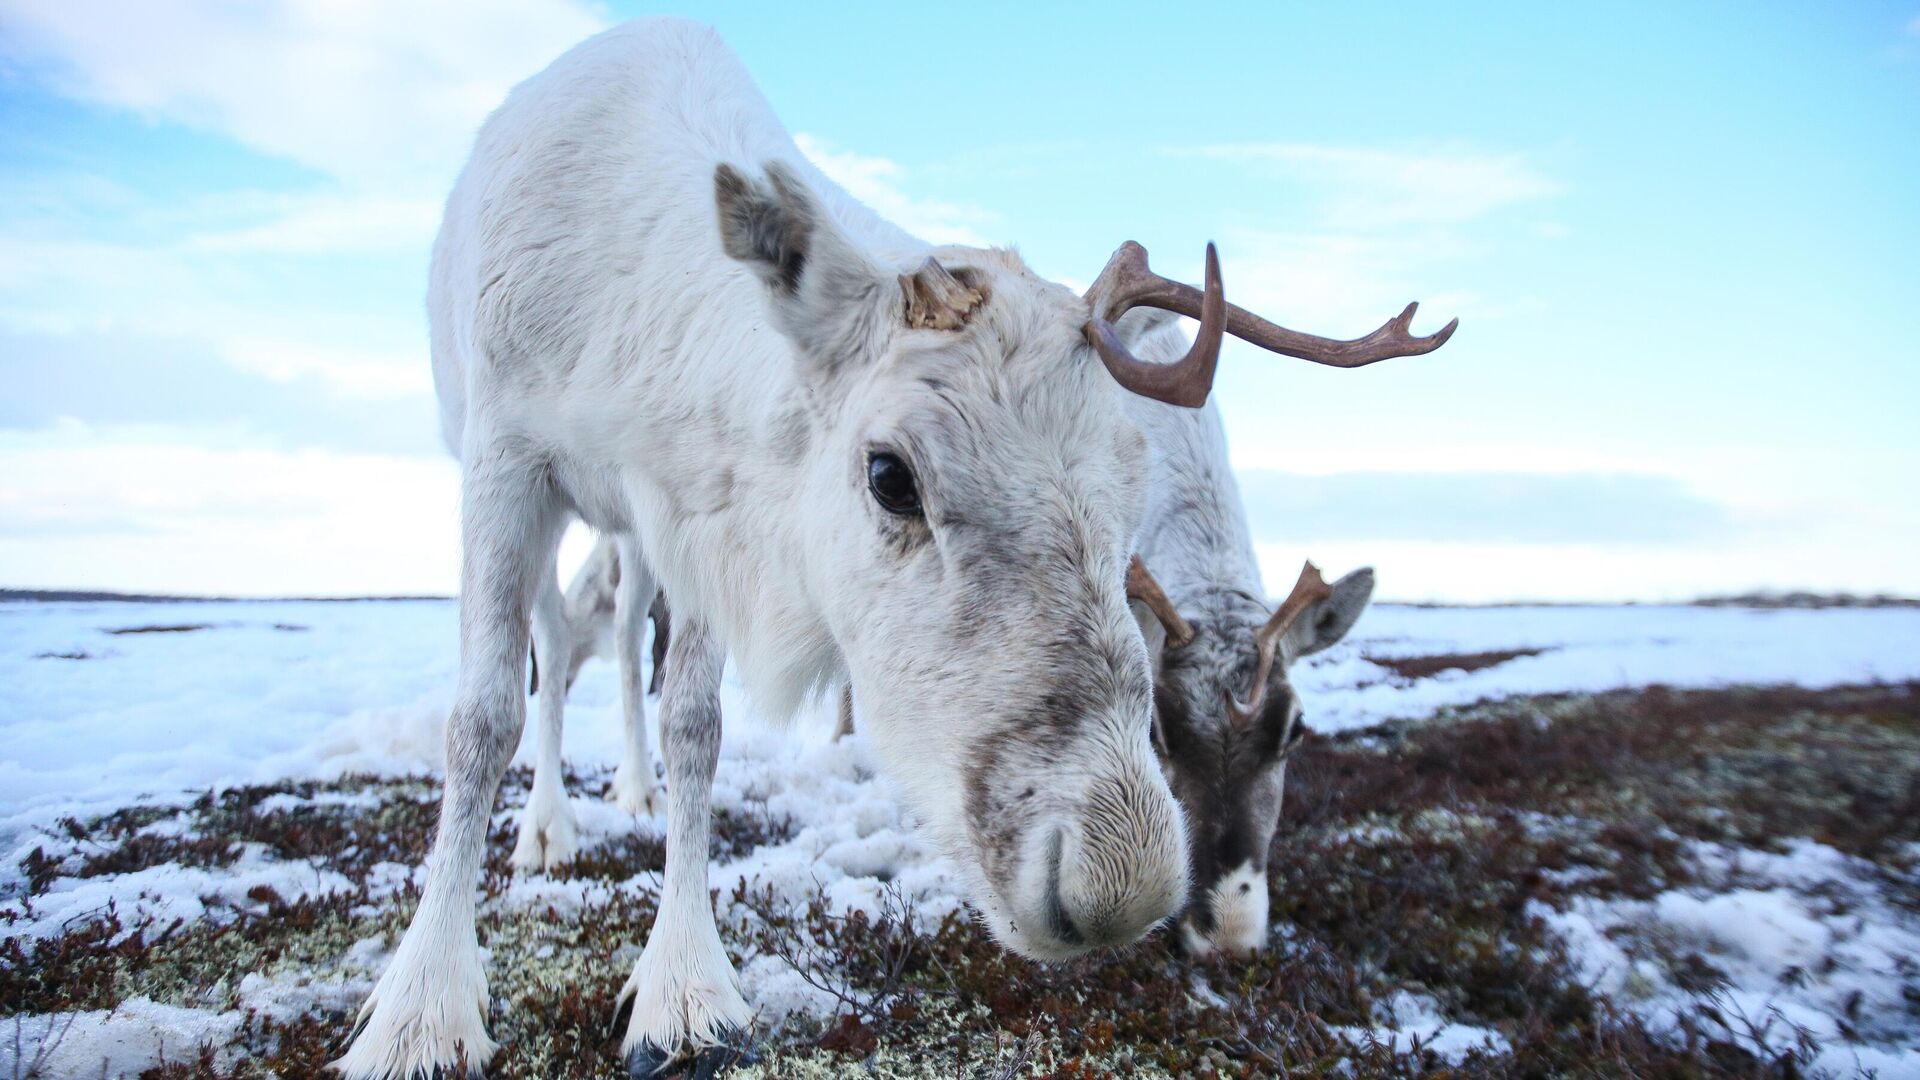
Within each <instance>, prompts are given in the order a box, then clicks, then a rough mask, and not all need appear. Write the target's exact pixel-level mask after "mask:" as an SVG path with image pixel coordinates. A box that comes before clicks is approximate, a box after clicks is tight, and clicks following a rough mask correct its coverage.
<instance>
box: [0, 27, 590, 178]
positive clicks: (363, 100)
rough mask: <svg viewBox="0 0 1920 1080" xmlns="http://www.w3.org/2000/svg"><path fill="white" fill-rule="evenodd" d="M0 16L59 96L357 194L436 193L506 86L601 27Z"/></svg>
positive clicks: (8, 35)
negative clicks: (212, 140) (399, 186)
mask: <svg viewBox="0 0 1920 1080" xmlns="http://www.w3.org/2000/svg"><path fill="white" fill-rule="evenodd" d="M5 6H6V8H7V9H8V10H7V13H6V16H5V24H6V30H5V33H4V35H0V55H3V56H4V57H5V58H6V59H8V60H9V61H11V62H13V63H14V64H17V65H21V66H25V67H29V68H30V69H32V70H34V71H35V72H36V73H38V74H41V75H42V76H43V77H44V78H45V79H47V80H48V81H50V82H52V83H53V85H55V86H57V87H58V88H60V89H61V90H62V91H63V92H64V93H66V94H68V95H70V96H72V97H75V98H78V99H80V100H84V101H90V102H94V103H97V104H102V105H109V106H115V107H119V108H125V109H130V110H133V111H135V112H137V113H139V114H141V115H143V116H148V117H153V118H158V119H163V120H168V121H171V122H174V123H178V124H182V125H185V126H188V127H191V128H195V129H198V130H201V131H208V132H212V133H215V134H218V135H224V136H227V137H229V138H232V139H234V140H236V141H238V142H240V143H242V144H244V145H246V146H249V147H251V148H253V149H255V150H257V151H259V152H261V153H264V154H269V155H272V156H275V157H281V158H286V159H289V160H292V161H297V162H300V163H301V164H304V165H308V166H311V167H312V168H315V169H318V170H320V171H321V172H324V173H326V174H328V175H330V176H335V177H341V178H346V179H351V180H354V181H356V182H363V183H364V182H382V183H390V182H393V181H395V180H405V181H412V180H415V179H419V178H421V177H422V176H424V177H426V178H429V179H430V180H431V181H432V182H434V183H435V184H438V183H440V182H441V181H442V178H443V176H445V175H447V174H448V173H449V172H450V170H452V169H453V168H455V167H457V166H458V164H459V159H460V155H461V153H462V151H463V150H464V149H465V146H466V143H467V141H468V140H469V139H470V138H471V137H472V132H473V130H474V129H475V128H476V127H477V126H478V125H479V122H480V120H481V118H482V117H484V116H485V115H486V114H487V111H488V110H489V109H491V108H493V107H494V106H495V105H497V104H498V103H499V101H500V98H501V97H502V96H503V95H504V93H505V91H506V89H507V87H509V86H511V85H512V84H513V83H514V82H516V81H517V80H519V79H522V78H525V77H526V76H528V75H531V74H532V73H533V72H535V71H537V70H539V69H540V67H541V66H542V65H544V64H546V63H547V62H548V61H549V60H551V59H552V58H553V57H554V56H556V55H558V54H559V53H560V52H561V51H563V50H564V49H566V48H567V47H568V46H570V45H572V44H573V43H575V42H577V41H579V40H580V39H581V38H583V37H585V36H587V35H588V34H591V33H593V32H595V31H596V30H599V29H601V28H602V27H603V26H604V25H605V21H604V19H603V18H602V17H601V15H600V14H599V13H598V12H597V11H596V10H594V9H593V8H592V7H590V6H588V5H586V4H582V3H577V2H573V0H529V2H527V3H520V4H501V3H478V4H464V3H452V2H433V3H425V4H410V5H408V6H407V9H406V10H405V11H404V12H396V11H394V10H391V9H389V8H388V7H387V6H386V5H383V4H375V3H323V4H314V3H299V2H292V0H281V2H262V3H247V4H229V3H221V2H218V0H184V2H179V3H168V4H143V3H130V4H115V5H112V9H111V11H108V10H105V9H103V8H102V7H100V6H99V5H95V4H74V3H68V2H65V0H8V2H7V3H6V5H5Z"/></svg>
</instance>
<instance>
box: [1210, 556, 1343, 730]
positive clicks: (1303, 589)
mask: <svg viewBox="0 0 1920 1080" xmlns="http://www.w3.org/2000/svg"><path fill="white" fill-rule="evenodd" d="M1332 595H1333V587H1332V586H1330V585H1328V584H1327V580H1326V579H1325V578H1323V577H1321V576H1320V568H1319V567H1317V566H1315V565H1313V563H1312V562H1307V563H1304V564H1302V565H1301V567H1300V578H1299V580H1297V581H1295V582H1294V583H1293V591H1292V592H1290V593H1288V594H1287V598H1286V599H1285V600H1282V601H1280V606H1279V607H1277V608H1275V609H1274V612H1273V615H1272V616H1271V617H1269V618H1268V619H1267V621H1266V625H1264V626H1262V627H1261V628H1260V629H1258V630H1256V631H1254V633H1253V644H1254V650H1255V653H1254V655H1255V656H1257V657H1258V660H1257V661H1256V662H1255V664H1254V669H1253V686H1252V688H1251V689H1250V690H1249V692H1248V694H1247V700H1246V701H1245V702H1241V701H1240V700H1238V699H1237V698H1235V697H1234V696H1233V695H1232V694H1231V693H1229V694H1227V718H1228V720H1230V721H1232V723H1233V725H1234V727H1235V728H1236V729H1242V730H1244V729H1245V728H1246V727H1247V726H1248V725H1249V724H1252V723H1253V721H1254V718H1255V717H1257V716H1259V715H1260V710H1261V707H1262V706H1264V705H1265V704H1266V701H1267V679H1268V677H1269V676H1271V675H1272V674H1273V658H1274V655H1275V654H1276V653H1278V652H1279V651H1280V639H1281V638H1283V637H1285V636H1286V634H1287V630H1288V628H1290V627H1292V626H1293V624H1294V621H1295V620H1297V619H1298V618H1300V615H1301V614H1302V613H1303V612H1305V611H1306V610H1307V609H1308V608H1310V607H1312V606H1313V605H1314V604H1315V603H1316V602H1317V601H1320V600H1325V599H1326V598H1327V597H1329V596H1332Z"/></svg>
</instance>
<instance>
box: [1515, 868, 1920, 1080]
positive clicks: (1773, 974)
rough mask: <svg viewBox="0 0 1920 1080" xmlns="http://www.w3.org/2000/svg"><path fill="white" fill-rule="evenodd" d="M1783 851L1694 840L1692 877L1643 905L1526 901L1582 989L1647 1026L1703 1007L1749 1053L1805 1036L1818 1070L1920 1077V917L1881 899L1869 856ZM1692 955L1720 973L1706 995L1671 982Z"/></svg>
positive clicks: (1672, 1022) (1662, 1026)
mask: <svg viewBox="0 0 1920 1080" xmlns="http://www.w3.org/2000/svg"><path fill="white" fill-rule="evenodd" d="M1784 846H1785V850H1784V851H1781V852H1765V851H1755V850H1752V849H1747V848H1730V847H1726V846H1724V845H1718V844H1695V845H1693V848H1692V855H1693V858H1694V861H1695V863H1696V864H1697V874H1698V877H1699V878H1700V881H1701V882H1702V884H1699V885H1695V886H1692V887H1689V888H1686V889H1675V890H1670V891H1667V892H1663V893H1661V894H1660V895H1658V896H1656V897H1654V898H1653V899H1651V900H1630V899H1611V900H1600V899H1595V898H1593V897H1574V898H1573V899H1572V900H1571V901H1570V902H1569V904H1568V906H1567V908H1566V910H1564V911H1558V910H1554V909H1553V908H1551V907H1549V906H1547V905H1545V904H1541V903H1539V902H1537V901H1536V902H1535V903H1534V904H1533V914H1535V915H1537V916H1539V917H1540V918H1541V919H1543V920H1545V922H1546V923H1547V925H1548V926H1549V927H1551V928H1553V929H1554V930H1556V931H1557V932H1558V933H1559V934H1560V936H1561V937H1562V938H1563V940H1565V941H1566V943H1567V945H1568V947H1569V951H1570V953H1571V955H1572V958H1573V961H1574V965H1575V968H1576V969H1577V970H1578V971H1579V972H1580V974H1581V975H1582V977H1583V978H1584V979H1586V980H1587V981H1588V983H1589V985H1590V986H1591V987H1592V988H1593V989H1595V990H1598V991H1599V992H1601V993H1603V994H1605V995H1607V996H1608V997H1610V998H1612V999H1613V1000H1614V1001H1615V1002H1616V1003H1617V1004H1620V1005H1622V1006H1623V1007H1625V1008H1627V1009H1629V1010H1631V1011H1633V1012H1635V1013H1637V1014H1639V1015H1641V1016H1643V1017H1645V1018H1647V1019H1649V1020H1650V1021H1652V1022H1653V1026H1654V1027H1655V1029H1656V1030H1673V1029H1675V1028H1677V1027H1678V1026H1679V1025H1680V1023H1681V1021H1682V1019H1683V1018H1686V1017H1696V1018H1698V1017H1700V1016H1702V1013H1701V1009H1702V1007H1703V1006H1705V1007H1709V1008H1711V1009H1712V1010H1713V1012H1712V1013H1709V1014H1706V1015H1707V1016H1709V1017H1711V1016H1714V1015H1717V1016H1721V1017H1724V1018H1725V1019H1726V1021H1727V1024H1726V1027H1727V1030H1723V1031H1719V1032H1717V1033H1718V1034H1720V1035H1722V1036H1724V1037H1728V1038H1731V1039H1733V1040H1734V1041H1735V1042H1739V1043H1742V1044H1744V1045H1747V1046H1748V1047H1750V1048H1753V1049H1771V1050H1773V1051H1775V1052H1779V1051H1783V1050H1786V1049H1788V1048H1790V1047H1791V1046H1792V1045H1793V1043H1794V1040H1795V1038H1796V1036H1797V1034H1798V1032H1799V1031H1804V1032H1805V1033H1806V1034H1808V1035H1811V1036H1812V1037H1813V1038H1814V1039H1815V1040H1816V1041H1817V1042H1819V1044H1820V1046H1821V1053H1820V1054H1819V1056H1818V1057H1816V1058H1815V1060H1814V1062H1813V1065H1814V1066H1815V1068H1818V1069H1830V1070H1836V1071H1839V1072H1843V1073H1852V1072H1854V1071H1856V1070H1857V1069H1859V1068H1863V1067H1869V1066H1870V1067H1873V1068H1878V1069H1879V1070H1880V1075H1881V1076H1883V1077H1889V1078H1891V1077H1894V1076H1920V1031H1916V1030H1915V1029H1914V1026H1913V1023H1912V1017H1911V1012H1910V1009H1911V1005H1910V1002H1909V1001H1908V997H1907V996H1908V995H1909V994H1910V993H1911V992H1912V987H1913V985H1914V981H1915V979H1916V977H1920V966H1917V965H1920V914H1916V913H1915V912H1912V911H1910V910H1903V909H1901V908H1898V907H1896V906H1894V905H1892V904H1890V903H1889V902H1888V901H1887V900H1886V898H1885V896H1884V891H1883V889H1882V887H1881V884H1880V883H1879V882H1878V881H1877V880H1876V879H1875V874H1876V868H1875V867H1874V866H1873V865H1872V864H1870V863H1867V862H1865V861H1864V860H1861V859H1856V858H1852V857H1850V856H1847V855H1845V854H1842V853H1841V852H1838V851H1835V850H1834V849H1832V848H1830V847H1827V846H1826V845H1824V844H1819V843H1815V842H1813V841H1811V840H1805V839H1796V840H1793V841H1790V842H1788V843H1787V844H1785V845H1784ZM1695 957H1697V958H1698V959H1700V960H1703V961H1704V962H1705V963H1706V964H1707V965H1708V966H1709V967H1711V968H1712V969H1713V970H1714V971H1715V972H1717V973H1718V975H1719V976H1720V978H1719V979H1717V980H1715V981H1716V985H1715V986H1714V987H1713V989H1712V990H1711V991H1688V990H1686V989H1682V988H1681V986H1679V985H1677V984H1676V983H1677V980H1676V979H1675V978H1674V977H1673V975H1672V973H1671V972H1670V971H1669V968H1668V964H1669V962H1670V961H1672V960H1676V959H1677V960H1683V961H1684V960H1689V959H1691V958H1695ZM1693 979H1694V980H1696V981H1697V979H1698V973H1697V972H1695V973H1694V974H1693ZM1843 1019H1844V1020H1845V1023H1846V1027H1849V1028H1851V1029H1852V1031H1851V1032H1848V1031H1847V1030H1845V1029H1843V1027H1842V1021H1843ZM1856 1040H1859V1041H1860V1042H1864V1043H1866V1044H1867V1045H1860V1043H1859V1042H1856Z"/></svg>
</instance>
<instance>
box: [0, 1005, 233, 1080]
mask: <svg viewBox="0 0 1920 1080" xmlns="http://www.w3.org/2000/svg"><path fill="white" fill-rule="evenodd" d="M244 1020H245V1017H244V1016H243V1015H242V1014H240V1013H237V1012H230V1011H229V1012H222V1011H218V1010H215V1009H189V1008H183V1007H181V1006H178V1005H162V1004H159V1003H158V1002H155V1001H151V1000H149V999H147V998H133V999H131V1000H129V1001H124V1002H121V1003H120V1005H119V1007H118V1008H115V1009H110V1010H101V1009H96V1010H92V1011H89V1012H79V1013H64V1014H61V1015H58V1016H45V1017H17V1018H14V1019H13V1020H11V1021H9V1024H11V1025H12V1026H13V1027H14V1030H13V1031H10V1032H7V1033H6V1038H4V1039H0V1075H5V1076H137V1075H139V1074H140V1073H141V1072H142V1071H144V1070H146V1069H150V1068H152V1067H154V1066H156V1065H160V1064H163V1063H165V1062H167V1061H178V1060H180V1059H182V1058H188V1059H191V1058H192V1057H193V1055H194V1054H195V1053H197V1052H198V1050H199V1048H200V1047H201V1046H202V1045H204V1044H208V1043H211V1044H212V1045H214V1046H219V1045H221V1044H222V1043H225V1042H227V1041H228V1040H230V1039H231V1038H232V1037H233V1035H234V1033H235V1032H236V1031H238V1030H239V1028H240V1025H241V1023H243V1022H244ZM15 1035H18V1039H17V1040H16V1039H15V1038H14V1036H15Z"/></svg>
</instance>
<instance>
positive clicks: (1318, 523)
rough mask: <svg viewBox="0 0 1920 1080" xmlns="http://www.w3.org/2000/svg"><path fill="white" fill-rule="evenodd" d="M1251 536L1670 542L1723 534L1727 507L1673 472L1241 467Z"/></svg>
mask: <svg viewBox="0 0 1920 1080" xmlns="http://www.w3.org/2000/svg"><path fill="white" fill-rule="evenodd" d="M1240 489H1241V493H1242V495H1243V496H1244V497H1245V499H1246V504H1247V510H1248V514H1249V519H1250V520H1249V522H1248V524H1249V526H1250V527H1251V528H1252V529H1253V533H1254V537H1255V539H1257V540H1261V541H1266V542H1275V541H1304V540H1316V539H1324V540H1400V541H1420V542H1424V543H1451V542H1488V543H1522V544H1576V543H1579V544H1669V543H1681V542H1692V541H1699V540H1703V539H1707V538H1710V537H1713V536H1715V535H1723V534H1725V533H1726V532H1727V531H1728V530H1729V529H1730V528H1732V525H1733V518H1732V515H1731V513H1730V511H1729V510H1728V509H1727V508H1726V507H1723V506H1721V505H1720V504H1718V503H1715V502H1712V501H1711V500H1708V499H1705V498H1702V497H1700V496H1698V495H1696V494H1694V493H1692V492H1691V491H1689V490H1687V488H1686V487H1685V486H1684V485H1682V484H1681V483H1680V482H1679V481H1678V480H1676V479H1675V478H1673V477H1670V476H1660V475H1652V474H1634V473H1613V474H1606V473H1434V472H1355V473H1333V474H1329V475H1320V476H1306V475H1301V474H1298V473H1288V472H1278V471H1275V470H1271V469H1245V470H1242V471H1241V473H1240Z"/></svg>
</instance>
